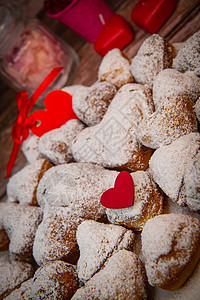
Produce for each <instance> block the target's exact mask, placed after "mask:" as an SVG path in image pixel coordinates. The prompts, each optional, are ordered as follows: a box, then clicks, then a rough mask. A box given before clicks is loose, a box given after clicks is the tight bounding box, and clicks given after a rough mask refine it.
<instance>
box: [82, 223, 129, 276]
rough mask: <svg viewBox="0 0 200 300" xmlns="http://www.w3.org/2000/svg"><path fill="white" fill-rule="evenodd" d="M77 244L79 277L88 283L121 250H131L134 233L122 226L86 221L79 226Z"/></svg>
mask: <svg viewBox="0 0 200 300" xmlns="http://www.w3.org/2000/svg"><path fill="white" fill-rule="evenodd" d="M76 237H77V243H78V246H79V250H80V257H79V260H78V264H77V272H78V277H79V279H80V280H81V281H83V282H86V281H87V280H89V279H90V278H91V277H92V276H93V275H94V274H95V273H97V272H98V271H99V270H100V269H101V268H102V266H103V265H104V264H105V262H106V260H107V259H108V258H109V257H110V256H111V255H114V253H115V252H117V251H119V250H121V249H127V250H131V249H132V246H133V242H134V233H133V232H132V231H131V230H127V229H125V228H123V227H121V226H115V225H112V224H103V223H98V222H96V221H93V220H86V221H84V222H82V223H81V224H80V225H79V226H78V230H77V234H76Z"/></svg>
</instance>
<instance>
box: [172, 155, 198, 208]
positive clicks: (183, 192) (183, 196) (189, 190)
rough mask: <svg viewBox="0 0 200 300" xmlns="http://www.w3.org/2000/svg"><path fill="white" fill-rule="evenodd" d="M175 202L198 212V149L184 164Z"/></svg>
mask: <svg viewBox="0 0 200 300" xmlns="http://www.w3.org/2000/svg"><path fill="white" fill-rule="evenodd" d="M177 202H178V203H180V204H182V205H186V206H188V207H189V208H190V209H191V210H192V211H197V212H200V151H198V152H197V153H196V154H195V155H194V156H193V157H192V158H191V159H189V160H188V162H187V164H186V167H185V172H184V177H183V181H182V186H181V189H180V193H179V197H178V200H177Z"/></svg>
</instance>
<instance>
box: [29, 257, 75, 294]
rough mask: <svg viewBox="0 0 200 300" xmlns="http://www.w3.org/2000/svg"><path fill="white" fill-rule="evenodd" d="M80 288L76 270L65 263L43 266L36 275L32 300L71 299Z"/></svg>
mask: <svg viewBox="0 0 200 300" xmlns="http://www.w3.org/2000/svg"><path fill="white" fill-rule="evenodd" d="M77 288H78V279H77V275H76V269H75V267H74V266H73V265H71V264H67V263H65V262H63V261H59V260H56V261H52V262H49V263H47V264H44V265H43V266H41V267H40V268H39V269H38V270H37V271H36V272H35V275H34V279H33V284H32V287H31V298H32V299H66V300H68V299H71V297H72V296H73V294H74V293H75V291H76V290H77Z"/></svg>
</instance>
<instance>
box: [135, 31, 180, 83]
mask: <svg viewBox="0 0 200 300" xmlns="http://www.w3.org/2000/svg"><path fill="white" fill-rule="evenodd" d="M175 55H176V54H175V49H174V47H173V45H172V44H170V43H168V42H167V41H166V40H165V39H163V38H162V37H161V36H160V35H159V34H153V35H151V36H150V37H148V38H147V39H146V40H145V41H144V42H143V43H142V45H141V46H140V48H139V50H138V53H137V54H136V56H134V58H133V59H132V63H131V73H132V75H133V77H134V79H135V81H136V82H138V83H141V84H148V85H149V86H150V87H152V86H153V82H154V79H155V77H156V75H158V73H159V72H160V71H162V70H163V69H166V68H171V66H172V63H173V58H174V57H175Z"/></svg>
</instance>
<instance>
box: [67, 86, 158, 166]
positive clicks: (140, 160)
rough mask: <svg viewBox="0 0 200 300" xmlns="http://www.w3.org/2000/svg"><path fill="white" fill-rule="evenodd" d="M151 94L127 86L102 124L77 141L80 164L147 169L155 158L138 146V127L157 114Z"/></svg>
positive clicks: (74, 147) (74, 148)
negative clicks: (88, 163) (154, 110)
mask: <svg viewBox="0 0 200 300" xmlns="http://www.w3.org/2000/svg"><path fill="white" fill-rule="evenodd" d="M153 109H154V107H153V102H152V98H151V90H150V89H149V88H148V86H143V85H140V84H131V83H129V84H126V85H124V86H123V87H122V88H121V89H120V90H119V91H118V92H117V94H116V95H115V97H114V98H113V100H112V102H111V104H110V106H109V107H108V110H107V112H106V114H105V115H104V118H103V119H102V121H101V122H100V123H99V124H97V125H96V126H93V127H90V128H86V129H84V130H83V131H82V132H81V133H80V134H79V135H78V136H77V138H76V139H75V140H74V143H73V145H72V152H73V156H74V158H75V159H76V161H82V162H91V163H98V164H102V165H103V166H105V167H111V168H113V167H118V166H122V165H125V164H128V166H127V168H128V167H130V169H131V168H132V170H135V169H145V168H146V164H148V158H149V156H150V154H151V152H150V153H149V152H148V151H147V150H146V149H145V150H144V149H143V148H142V147H141V145H140V144H139V143H138V141H137V139H136V136H135V131H136V127H137V125H138V123H139V122H140V121H141V120H142V119H143V118H144V117H145V116H147V115H149V114H151V113H152V112H153Z"/></svg>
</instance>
